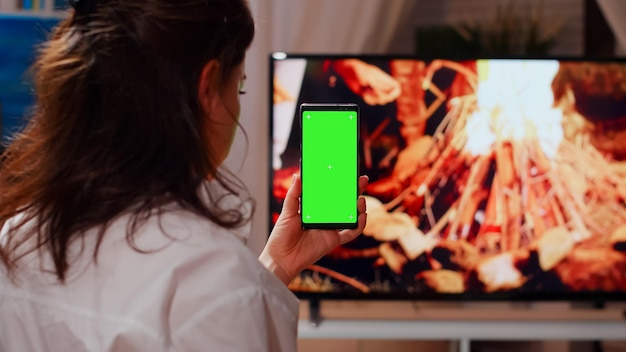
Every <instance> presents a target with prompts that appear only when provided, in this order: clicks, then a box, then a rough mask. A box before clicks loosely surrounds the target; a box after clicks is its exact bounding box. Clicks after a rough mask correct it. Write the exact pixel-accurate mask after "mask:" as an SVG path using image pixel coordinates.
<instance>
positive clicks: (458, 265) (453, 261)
mask: <svg viewBox="0 0 626 352" xmlns="http://www.w3.org/2000/svg"><path fill="white" fill-rule="evenodd" d="M431 256H432V257H433V258H434V259H435V260H437V261H438V262H439V263H441V265H442V267H443V268H445V269H449V270H454V271H470V270H471V269H472V268H474V266H475V265H476V263H478V261H479V259H480V254H479V253H478V250H477V249H476V247H474V246H473V245H472V244H470V243H469V242H467V241H463V240H458V241H453V240H443V241H441V242H440V243H438V244H437V245H436V246H435V248H433V250H432V252H431Z"/></svg>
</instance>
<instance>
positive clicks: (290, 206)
mask: <svg viewBox="0 0 626 352" xmlns="http://www.w3.org/2000/svg"><path fill="white" fill-rule="evenodd" d="M367 182H368V178H367V176H361V177H360V178H359V192H363V190H364V189H365V187H366V186H367ZM301 193H302V184H301V181H300V176H297V175H294V177H293V182H292V183H291V187H289V190H288V191H287V196H286V197H285V203H284V204H283V210H282V212H281V214H280V216H279V217H278V220H277V221H276V225H275V226H274V229H273V230H272V233H271V234H270V237H269V240H268V241H267V244H266V245H265V248H264V249H263V252H262V253H261V255H260V256H259V261H260V262H261V263H262V264H263V265H265V267H267V268H268V269H269V270H270V271H271V272H273V273H274V274H275V275H276V276H278V278H279V279H281V280H282V281H283V282H284V283H285V285H287V284H289V283H290V282H291V280H292V279H293V278H294V277H295V276H296V275H298V274H299V273H300V272H301V271H302V270H303V269H305V268H306V267H307V266H309V265H311V264H313V263H315V262H316V261H317V260H318V259H320V258H321V257H323V256H324V255H326V254H327V253H329V252H330V251H331V250H333V249H334V248H335V247H337V246H338V245H340V244H343V243H346V242H349V241H351V240H353V239H354V238H356V237H357V236H358V235H359V234H360V233H361V232H362V231H363V228H365V222H366V219H367V214H366V213H365V210H366V209H365V199H364V198H363V197H359V199H358V202H357V208H358V211H359V217H358V221H357V227H356V228H355V229H350V230H339V231H338V230H303V229H302V221H301V219H300V213H299V208H300V195H301ZM328 201H329V202H332V199H329V200H328Z"/></svg>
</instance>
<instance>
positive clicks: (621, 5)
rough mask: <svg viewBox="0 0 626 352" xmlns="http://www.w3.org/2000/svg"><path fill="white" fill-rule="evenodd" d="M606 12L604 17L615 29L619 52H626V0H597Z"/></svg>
mask: <svg viewBox="0 0 626 352" xmlns="http://www.w3.org/2000/svg"><path fill="white" fill-rule="evenodd" d="M596 1H597V2H598V5H599V6H600V8H601V9H602V12H603V13H604V17H605V18H606V21H607V22H608V24H609V26H610V27H611V29H612V30H613V34H614V35H615V40H616V44H617V46H619V48H618V50H617V51H618V52H621V53H626V22H625V21H624V15H626V1H624V0H596Z"/></svg>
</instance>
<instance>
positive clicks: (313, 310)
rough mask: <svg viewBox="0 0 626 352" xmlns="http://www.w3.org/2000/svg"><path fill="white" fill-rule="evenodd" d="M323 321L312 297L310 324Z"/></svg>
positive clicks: (318, 305) (318, 306)
mask: <svg viewBox="0 0 626 352" xmlns="http://www.w3.org/2000/svg"><path fill="white" fill-rule="evenodd" d="M624 314H626V311H624ZM321 322H322V315H321V314H320V301H319V300H318V299H312V300H310V301H309V324H311V326H313V327H318V326H319V325H320V323H321Z"/></svg>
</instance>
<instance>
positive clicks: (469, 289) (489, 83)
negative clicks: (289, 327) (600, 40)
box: [269, 53, 626, 300]
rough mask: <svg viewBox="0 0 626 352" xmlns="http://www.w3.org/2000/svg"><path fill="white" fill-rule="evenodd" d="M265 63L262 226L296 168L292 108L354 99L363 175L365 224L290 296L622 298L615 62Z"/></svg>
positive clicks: (310, 58)
mask: <svg viewBox="0 0 626 352" xmlns="http://www.w3.org/2000/svg"><path fill="white" fill-rule="evenodd" d="M270 63H271V64H270V75H271V77H270V78H271V79H270V82H271V89H270V92H271V97H270V99H271V104H270V106H271V108H270V122H271V123H270V125H271V126H270V134H271V137H272V145H271V148H270V156H269V157H270V160H269V164H270V165H271V171H270V189H271V194H270V214H271V224H273V223H274V222H275V220H276V218H277V216H278V214H279V213H280V210H281V206H282V202H283V200H284V197H285V194H286V191H287V188H288V187H289V185H290V181H291V175H292V174H294V173H297V172H298V170H299V159H300V151H299V146H300V140H299V139H300V131H299V122H298V118H299V117H298V116H297V113H298V106H299V104H301V103H357V104H358V105H359V106H360V108H361V131H360V132H361V141H360V156H359V165H360V170H361V173H362V174H366V175H368V176H369V177H370V183H369V186H368V187H367V189H366V190H365V193H364V196H365V197H366V200H367V208H368V210H367V212H368V224H367V227H366V228H365V230H364V231H363V234H362V235H361V236H359V237H358V238H357V239H356V240H354V241H352V242H350V243H348V244H345V245H342V246H340V247H338V248H336V249H335V250H333V251H332V252H331V253H330V254H329V255H327V256H325V257H324V258H322V259H321V260H320V261H319V262H317V263H316V264H315V265H313V266H311V267H309V268H308V269H307V270H305V271H304V272H303V273H302V274H301V275H300V276H299V277H297V278H296V279H295V280H294V281H293V282H292V283H291V284H290V288H291V289H292V290H293V291H294V292H295V293H296V294H298V295H299V296H300V297H302V298H316V297H317V298H346V299H358V298H371V299H385V298H391V299H455V298H458V299H515V298H518V299H590V300H591V299H593V300H605V299H606V300H609V299H617V300H623V299H624V298H626V203H625V201H626V178H625V176H626V62H624V61H618V60H613V61H609V60H578V59H511V58H507V59H502V58H500V59H489V58H487V59H464V60H450V59H436V58H435V59H433V58H429V59H427V60H426V59H421V58H416V57H399V56H336V55H334V56H324V55H288V54H284V53H274V54H272V56H271V59H270ZM328 143H331V144H332V143H334V141H332V140H329V141H328ZM332 201H333V199H332V195H329V197H328V202H329V203H332Z"/></svg>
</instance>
